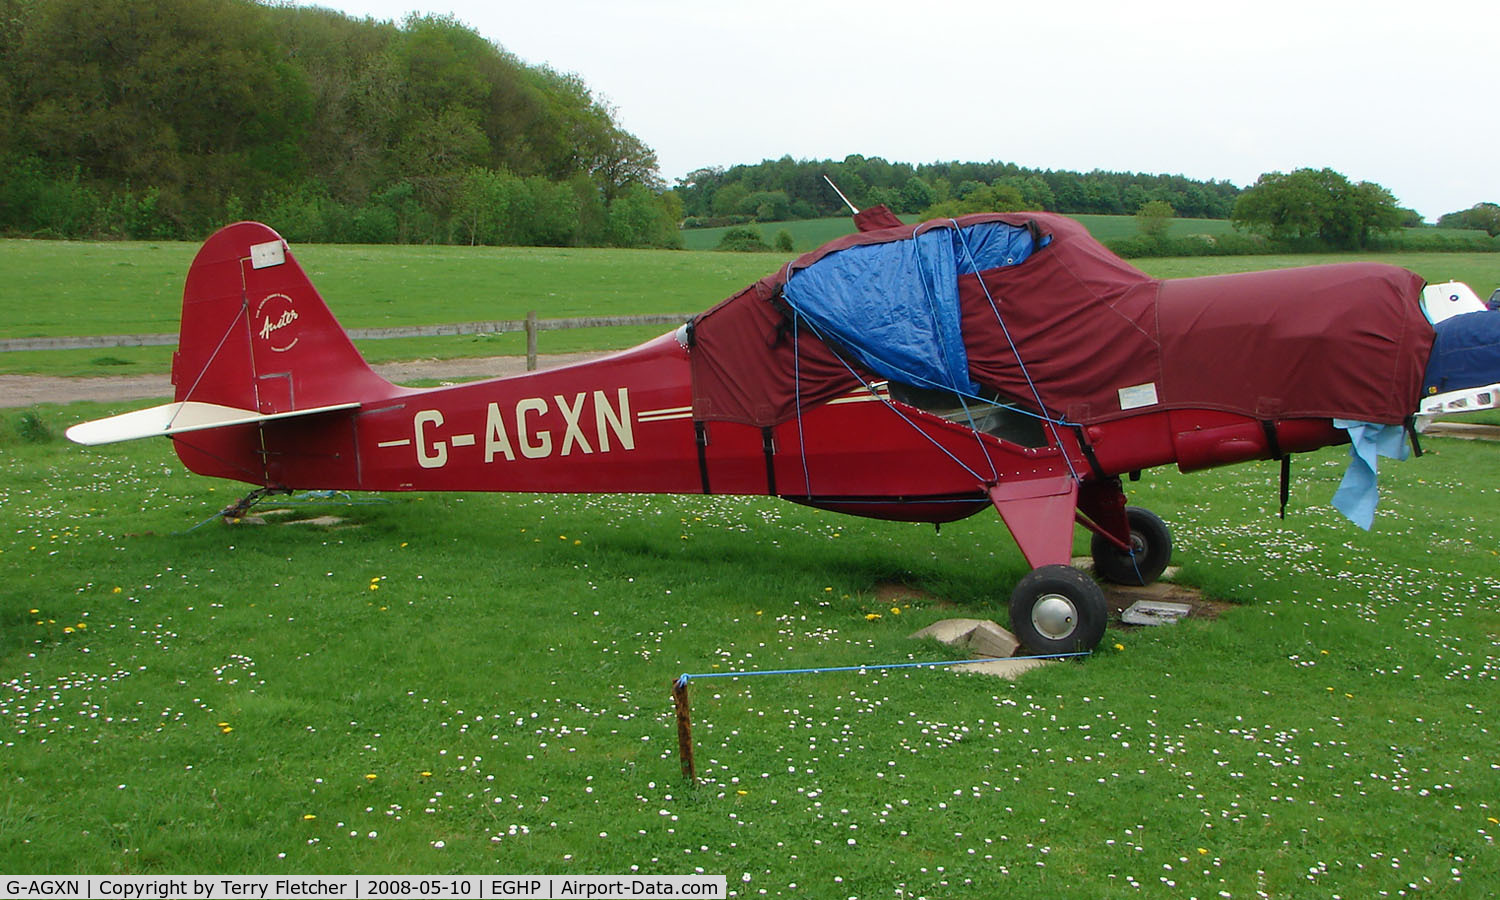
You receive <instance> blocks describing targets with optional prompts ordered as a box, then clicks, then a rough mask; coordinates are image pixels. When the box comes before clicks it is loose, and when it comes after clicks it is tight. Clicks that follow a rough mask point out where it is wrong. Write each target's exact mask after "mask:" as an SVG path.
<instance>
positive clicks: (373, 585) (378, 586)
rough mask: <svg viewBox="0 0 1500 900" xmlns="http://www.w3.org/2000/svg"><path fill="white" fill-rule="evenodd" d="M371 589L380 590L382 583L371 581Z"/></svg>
mask: <svg viewBox="0 0 1500 900" xmlns="http://www.w3.org/2000/svg"><path fill="white" fill-rule="evenodd" d="M370 590H372V591H378V590H380V584H379V583H378V582H371V583H370Z"/></svg>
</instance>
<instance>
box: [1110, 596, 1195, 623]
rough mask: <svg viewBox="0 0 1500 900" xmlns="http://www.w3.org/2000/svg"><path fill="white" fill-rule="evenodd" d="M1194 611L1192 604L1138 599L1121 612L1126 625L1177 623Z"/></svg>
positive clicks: (1121, 618)
mask: <svg viewBox="0 0 1500 900" xmlns="http://www.w3.org/2000/svg"><path fill="white" fill-rule="evenodd" d="M1192 611H1193V607H1192V604H1189V603H1171V602H1168V601H1165V600H1137V601H1135V602H1134V603H1132V604H1130V606H1129V607H1128V608H1126V610H1125V611H1124V612H1122V613H1120V621H1121V622H1124V623H1125V624H1126V625H1175V624H1177V622H1178V620H1180V619H1185V618H1187V616H1188V614H1189V613H1191V612H1192Z"/></svg>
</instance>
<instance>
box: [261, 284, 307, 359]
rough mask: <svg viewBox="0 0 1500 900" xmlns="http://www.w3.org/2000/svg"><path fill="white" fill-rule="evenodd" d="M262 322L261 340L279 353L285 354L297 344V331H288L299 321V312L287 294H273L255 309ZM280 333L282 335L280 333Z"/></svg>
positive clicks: (293, 329)
mask: <svg viewBox="0 0 1500 900" xmlns="http://www.w3.org/2000/svg"><path fill="white" fill-rule="evenodd" d="M255 315H256V318H257V319H259V320H260V331H259V334H260V339H261V340H263V341H265V342H266V343H267V344H269V345H270V347H271V349H272V350H274V351H275V352H277V353H285V352H286V351H288V350H290V349H292V347H294V346H296V344H297V329H295V328H292V329H291V330H287V329H288V328H289V327H290V326H291V325H292V324H293V323H295V322H296V321H297V318H298V316H297V310H296V309H295V308H293V306H292V298H291V297H288V296H287V295H286V294H272V295H270V296H269V297H267V298H266V299H264V300H262V301H260V305H259V306H257V307H256V309H255ZM278 332H280V333H278Z"/></svg>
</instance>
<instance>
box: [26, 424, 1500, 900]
mask: <svg viewBox="0 0 1500 900" xmlns="http://www.w3.org/2000/svg"><path fill="white" fill-rule="evenodd" d="M106 411H107V410H103V409H101V408H99V407H97V406H93V405H74V406H67V407H42V408H40V409H38V410H33V411H31V415H32V416H33V418H31V419H30V420H28V422H27V423H25V424H24V425H23V424H22V423H21V421H20V418H21V415H22V414H18V413H12V414H9V415H7V416H5V417H4V418H3V420H0V421H3V428H0V585H3V587H0V778H3V779H4V783H5V790H4V793H3V795H0V870H3V871H5V872H10V873H16V872H38V873H77V872H94V873H107V872H131V873H185V872H188V871H192V872H196V873H220V872H222V873H259V874H280V873H384V872H406V873H418V874H429V873H449V872H451V873H479V874H504V873H518V872H522V873H525V872H546V873H557V874H568V873H579V874H585V873H597V874H608V873H627V872H639V873H662V874H671V873H689V872H694V871H701V872H706V873H710V874H717V873H725V874H726V875H727V876H728V881H729V886H730V888H731V889H732V890H733V891H734V893H735V895H736V896H747V897H748V896H782V897H806V896H818V897H823V896H827V897H859V898H871V897H917V896H929V897H996V896H1044V895H1046V896H1053V895H1058V896H1077V897H1126V896H1197V897H1231V898H1234V897H1256V896H1270V897H1292V896H1320V897H1332V896H1342V897H1373V896H1382V895H1391V896H1396V895H1412V894H1419V893H1420V894H1428V893H1431V894H1434V895H1438V896H1450V897H1483V896H1488V895H1489V892H1490V891H1491V889H1492V888H1493V885H1494V884H1496V883H1500V852H1497V849H1496V847H1495V835H1496V834H1497V833H1500V753H1497V749H1496V748H1497V746H1500V744H1497V741H1496V733H1495V725H1494V717H1493V711H1494V709H1493V707H1494V703H1495V696H1496V694H1495V689H1496V684H1495V682H1496V678H1497V676H1500V604H1497V600H1496V597H1497V591H1500V579H1497V578H1496V577H1495V575H1494V569H1495V565H1496V559H1497V544H1496V537H1495V536H1496V534H1500V504H1497V502H1496V495H1497V494H1500V476H1497V475H1496V474H1495V467H1494V466H1493V464H1492V457H1493V454H1494V452H1495V451H1494V448H1493V447H1491V446H1485V445H1477V444H1471V443H1466V442H1461V441H1453V440H1447V441H1445V440H1440V439H1431V440H1429V441H1428V449H1429V451H1430V452H1429V453H1428V455H1427V456H1425V457H1424V458H1423V459H1421V460H1415V461H1411V462H1407V463H1403V464H1388V465H1387V466H1385V467H1383V468H1382V483H1381V488H1382V505H1381V510H1380V513H1379V515H1378V517H1377V522H1376V527H1375V530H1374V531H1373V532H1370V533H1365V532H1361V531H1359V530H1357V529H1355V528H1353V527H1352V526H1350V525H1349V524H1348V523H1347V522H1345V521H1344V520H1343V519H1342V518H1341V517H1339V516H1338V514H1337V513H1335V512H1333V511H1332V510H1331V509H1329V508H1328V506H1327V501H1328V498H1329V496H1330V495H1331V494H1332V492H1333V489H1334V486H1335V485H1336V483H1337V481H1338V479H1339V477H1340V475H1341V473H1342V468H1343V464H1342V453H1341V452H1338V451H1324V452H1321V453H1318V454H1313V455H1311V456H1307V457H1299V458H1298V463H1297V465H1296V467H1295V471H1296V480H1295V481H1294V483H1293V490H1294V493H1293V508H1292V512H1291V513H1290V514H1289V517H1288V519H1287V521H1286V522H1284V523H1283V522H1281V521H1280V520H1278V519H1277V518H1276V517H1275V515H1274V513H1273V511H1272V506H1273V502H1274V497H1275V490H1276V489H1275V482H1276V472H1275V467H1274V466H1273V465H1271V464H1261V465H1251V466H1245V467H1239V468H1234V469H1227V470H1219V471H1215V472H1208V473H1203V474H1199V475H1192V476H1183V475H1178V474H1175V473H1172V472H1166V473H1158V472H1153V473H1148V475H1147V477H1146V479H1145V480H1144V481H1142V482H1141V483H1139V484H1137V485H1132V493H1133V500H1134V501H1135V502H1139V503H1141V504H1143V505H1146V506H1149V507H1151V508H1154V509H1156V510H1157V511H1158V512H1160V513H1161V514H1162V515H1163V516H1164V517H1165V518H1166V519H1167V520H1168V521H1169V522H1170V523H1171V524H1172V526H1173V528H1174V529H1175V536H1176V540H1177V547H1178V549H1177V554H1176V561H1177V562H1178V563H1180V564H1181V565H1182V567H1183V569H1182V573H1181V575H1180V576H1179V577H1180V579H1181V580H1183V581H1185V582H1188V583H1193V584H1198V585H1202V586H1204V587H1206V588H1207V589H1208V590H1209V591H1210V592H1211V593H1212V594H1213V595H1214V596H1217V597H1221V598H1226V599H1230V600H1233V601H1236V603H1237V607H1236V608H1234V609H1233V610H1231V611H1230V612H1228V613H1226V614H1225V615H1223V616H1222V617H1221V618H1219V619H1217V620H1212V621H1189V622H1186V623H1184V624H1181V625H1178V626H1175V627H1170V628H1159V629H1142V630H1127V629H1122V628H1118V627H1117V628H1113V629H1111V631H1110V632H1109V634H1108V635H1107V637H1106V639H1105V642H1104V644H1103V645H1102V652H1101V653H1100V654H1098V655H1096V656H1095V657H1093V658H1091V659H1089V660H1087V661H1086V662H1083V663H1076V664H1074V663H1070V664H1060V665H1055V666H1052V667H1049V668H1045V669H1042V670H1039V671H1036V672H1033V673H1030V674H1028V675H1026V676H1024V677H1023V678H1022V679H1021V680H1020V681H1017V682H1015V683H1011V682H1004V681H998V680H992V679H991V678H989V677H987V676H978V675H963V674H957V673H955V672H951V671H928V670H916V671H912V670H899V671H894V672H879V673H877V672H846V673H837V674H824V675H800V676H778V677H766V678H740V679H714V680H707V679H698V680H694V681H693V682H691V693H692V701H693V709H694V711H693V717H694V725H695V741H696V748H697V761H698V766H699V771H700V775H702V777H703V779H704V781H703V783H702V784H700V785H698V786H696V787H691V786H688V785H687V784H685V783H684V782H683V780H682V778H681V775H680V772H679V768H678V761H677V756H676V745H675V727H674V719H673V714H672V705H671V701H670V697H669V693H668V688H669V685H670V682H671V681H672V680H673V679H674V678H676V676H678V675H679V674H681V673H683V672H690V673H704V674H707V673H724V672H730V671H743V670H755V669H758V670H766V669H780V668H798V667H807V666H842V665H859V664H865V663H882V662H898V661H905V660H912V659H920V660H930V659H945V658H952V657H951V655H950V652H949V651H947V650H946V649H945V648H942V647H940V646H937V645H934V644H920V643H914V642H912V641H910V640H908V639H907V638H906V635H907V634H909V633H910V632H911V631H914V630H916V629H917V628H919V627H921V626H923V625H925V624H927V623H929V622H931V621H934V620H936V619H939V618H945V617H949V616H983V617H990V616H994V617H998V618H1001V619H1002V620H1003V618H1004V613H1003V603H1004V597H1005V596H1006V595H1007V594H1008V591H1009V588H1010V585H1011V584H1012V583H1013V582H1014V580H1015V579H1016V578H1017V577H1019V576H1020V575H1021V574H1022V573H1023V571H1024V569H1025V565H1024V563H1023V562H1022V560H1021V559H1020V557H1019V555H1018V554H1017V553H1016V552H1015V550H1014V548H1013V547H1012V545H1011V543H1010V541H1009V540H1008V538H1007V537H1006V536H1005V533H1004V528H1003V526H1002V525H1001V524H1000V523H999V522H998V520H997V519H996V517H995V516H993V515H980V516H976V517H975V518H973V519H969V520H965V521H963V522H958V523H953V524H951V525H949V526H946V527H944V528H943V530H942V532H941V534H934V533H933V530H932V529H931V528H924V527H921V526H915V525H903V524H897V523H882V522H869V521H863V520H854V519H848V518H842V517H837V516H833V515H831V514H820V513H818V512H816V511H813V510H809V509H804V508H801V507H797V506H792V505H786V504H782V503H779V502H776V501H772V500H764V499H761V500H745V499H734V498H703V497H676V498H674V497H629V496H599V497H583V496H518V495H517V496H504V495H451V494H450V495H391V496H388V497H383V498H375V497H356V498H353V501H354V502H353V503H351V504H348V505H309V506H293V507H288V508H289V509H292V510H293V512H292V514H291V516H290V518H293V519H305V518H307V517H310V516H313V515H318V514H327V513H333V514H335V515H337V516H340V517H343V519H344V521H343V522H342V523H340V524H337V525H332V526H320V525H311V524H302V525H280V524H270V525H266V526H260V527H252V526H241V527H227V526H224V525H222V524H220V523H219V522H217V521H212V522H209V523H208V524H206V525H204V526H203V527H201V528H195V527H194V526H196V525H198V524H199V523H200V522H203V521H204V520H206V519H209V518H211V517H212V515H213V513H214V511H215V510H217V509H219V508H220V507H222V506H223V505H225V504H226V503H227V502H228V501H229V500H231V499H232V498H233V497H235V496H238V494H239V493H240V490H241V488H240V487H237V486H235V485H233V484H228V483H225V482H219V481H214V480H210V479H204V478H200V477H198V476H193V475H189V474H185V473H184V472H183V470H182V469H181V467H180V466H179V464H178V463H177V461H176V460H175V458H173V456H172V455H171V452H170V449H169V447H168V445H167V444H166V443H165V442H147V443H138V444H127V445H116V446H112V447H106V448H98V449H83V448H78V447H73V446H71V445H67V444H66V443H65V442H62V441H60V440H58V439H55V438H54V439H52V440H50V441H48V440H46V439H45V432H46V431H48V430H50V431H51V432H53V433H56V432H59V431H60V430H61V428H63V427H64V426H65V425H67V424H69V423H71V422H73V421H77V420H79V419H82V418H88V417H94V416H97V415H99V414H101V413H103V412H106ZM23 434H24V435H26V436H28V437H30V438H32V439H40V440H37V441H36V442H29V441H27V440H23V438H22V435H23ZM271 521H272V522H276V521H279V520H278V519H277V518H276V517H272V518H271ZM1080 546H1081V544H1080ZM891 585H895V586H899V587H900V588H901V589H903V590H904V591H905V592H906V593H905V594H904V595H897V596H895V597H892V596H891V595H889V594H887V593H884V592H879V593H878V591H882V586H891Z"/></svg>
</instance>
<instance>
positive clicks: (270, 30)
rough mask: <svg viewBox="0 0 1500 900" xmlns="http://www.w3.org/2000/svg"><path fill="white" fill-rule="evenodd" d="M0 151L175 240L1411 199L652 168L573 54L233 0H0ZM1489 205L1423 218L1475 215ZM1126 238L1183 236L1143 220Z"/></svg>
mask: <svg viewBox="0 0 1500 900" xmlns="http://www.w3.org/2000/svg"><path fill="white" fill-rule="evenodd" d="M0 166H3V171H4V173H5V177H4V179H0V234H9V235H33V236H57V237H125V238H139V239H197V238H201V237H202V236H203V235H204V234H206V233H207V232H209V231H211V230H212V229H213V228H215V227H217V226H218V225H221V224H223V223H225V222H229V221H234V220H237V219H244V218H255V219H261V220H263V221H267V222H270V223H273V224H274V225H275V227H276V228H277V229H278V230H279V231H281V232H282V233H283V234H284V235H285V236H287V237H288V238H291V239H293V240H297V241H343V242H356V243H385V242H405V243H466V244H522V245H525V244H539V245H609V246H622V247H639V246H654V247H673V246H680V245H681V238H680V233H679V230H678V228H679V225H681V226H686V227H692V226H694V225H707V224H715V225H719V224H741V223H748V222H770V221H777V222H779V221H787V220H792V219H808V218H821V217H826V216H838V215H843V214H844V213H845V208H844V206H843V203H842V201H841V200H840V199H839V197H838V195H837V194H835V193H834V192H833V191H832V190H830V189H829V187H828V185H827V183H826V182H825V180H824V176H825V175H826V176H829V177H831V178H832V179H833V180H834V181H835V182H836V183H837V184H838V186H839V188H840V189H841V190H842V191H843V192H844V194H845V195H847V196H848V197H849V199H850V201H851V202H853V203H854V204H855V205H857V206H859V207H861V208H864V207H867V206H873V205H875V204H884V205H886V206H888V207H890V208H891V209H893V210H895V211H896V212H898V213H907V214H914V215H920V216H923V217H938V216H954V215H960V214H962V213H965V212H973V211H981V210H993V211H1012V210H1023V209H1045V210H1051V211H1056V212H1063V213H1072V214H1086V213H1095V214H1114V215H1121V214H1126V215H1130V214H1137V213H1139V212H1141V211H1142V210H1148V209H1149V210H1152V211H1153V212H1152V214H1151V215H1150V216H1148V217H1147V220H1149V221H1153V222H1154V221H1159V220H1161V219H1162V216H1163V215H1164V214H1165V215H1166V216H1167V217H1173V216H1176V217H1188V218H1219V219H1230V220H1231V221H1233V222H1235V223H1236V225H1238V226H1240V228H1241V230H1242V232H1244V234H1242V235H1235V236H1232V238H1233V239H1231V240H1224V239H1220V240H1219V241H1218V242H1217V243H1214V244H1213V245H1212V246H1211V247H1209V248H1208V251H1209V252H1247V251H1249V250H1254V249H1255V248H1256V247H1257V246H1275V247H1292V248H1294V249H1317V248H1328V249H1344V248H1359V247H1367V246H1371V245H1372V244H1373V243H1374V242H1376V241H1378V240H1381V239H1383V236H1385V235H1388V234H1390V233H1391V232H1393V231H1395V230H1396V229H1398V228H1400V227H1402V226H1405V225H1416V224H1420V217H1419V216H1417V214H1416V213H1414V212H1412V211H1411V210H1403V209H1400V208H1399V207H1397V206H1396V202H1395V199H1394V197H1392V196H1391V194H1390V192H1389V191H1387V190H1386V189H1385V188H1383V187H1380V186H1379V185H1374V184H1370V183H1367V182H1360V183H1358V184H1351V183H1350V182H1348V180H1347V179H1345V178H1344V177H1343V176H1342V175H1340V174H1338V173H1337V172H1333V171H1331V170H1329V169H1322V170H1315V169H1299V170H1296V171H1294V172H1292V173H1289V174H1283V173H1280V172H1273V173H1268V174H1266V175H1263V176H1261V178H1260V180H1258V181H1257V182H1256V184H1254V185H1252V186H1250V187H1248V188H1245V189H1240V188H1238V187H1236V186H1234V185H1233V184H1230V183H1229V182H1227V181H1199V180H1195V179H1190V178H1187V177H1185V176H1181V175H1146V174H1139V173H1130V172H1105V171H1092V172H1084V173H1080V172H1072V171H1066V170H1051V169H1045V170H1043V169H1032V168H1025V167H1022V166H1019V165H1016V164H1014V163H1007V162H998V161H990V162H935V163H925V164H920V165H913V164H910V163H904V162H889V161H887V160H885V159H882V158H880V157H878V156H876V157H865V156H861V155H851V156H848V157H845V158H844V159H843V160H794V159H792V158H791V157H782V158H781V159H778V160H765V161H763V162H760V163H756V164H753V165H737V166H733V167H731V168H728V169H722V168H702V169H698V170H696V171H694V172H692V173H690V174H689V175H687V176H686V177H684V178H682V179H680V180H679V182H678V183H677V184H676V185H675V187H673V188H672V189H670V190H668V189H667V186H666V185H665V184H664V183H663V181H662V178H661V176H660V174H659V171H658V165H657V158H656V154H655V152H654V151H653V150H652V149H651V148H650V147H648V146H646V145H645V144H644V143H643V142H642V141H641V140H640V139H638V138H637V137H636V136H634V135H632V134H630V133H629V132H627V131H625V130H624V129H622V128H621V127H620V126H619V125H618V123H617V122H616V121H615V115H614V112H613V110H612V109H610V108H609V107H608V106H607V105H606V104H604V103H602V102H601V101H599V100H598V99H596V98H595V97H594V96H593V94H592V92H591V91H590V89H589V87H588V86H587V85H586V84H584V83H583V82H582V81H581V80H580V79H579V78H577V77H576V76H573V75H568V74H563V73H559V72H557V71H554V70H553V69H551V68H549V67H547V66H532V65H527V64H525V63H523V62H521V61H520V60H519V59H517V58H516V57H514V56H513V55H511V54H509V53H507V52H506V51H505V50H504V49H502V48H501V47H500V46H498V45H496V44H494V43H492V42H490V41H488V40H486V39H485V38H484V37H482V36H481V35H479V34H478V33H477V32H475V31H473V30H472V29H470V28H468V27H467V26H464V25H462V24H461V23H459V22H458V21H456V20H454V19H452V18H451V17H444V16H430V15H429V16H415V15H414V16H411V17H408V18H407V19H406V20H405V21H404V22H402V23H399V24H397V23H391V22H378V21H375V20H372V19H352V18H350V17H348V16H346V15H344V14H342V13H339V12H335V11H331V10H326V9H320V8H307V7H292V6H282V5H267V4H263V3H257V2H252V0H0ZM1164 210H1165V211H1166V212H1165V213H1163V211H1164ZM1497 210H1500V207H1496V206H1495V204H1493V203H1481V204H1478V205H1476V206H1475V207H1473V208H1472V209H1470V210H1464V211H1460V212H1455V213H1451V214H1449V215H1447V216H1444V217H1443V219H1442V220H1441V222H1442V224H1445V225H1450V226H1454V227H1462V228H1472V229H1480V230H1483V231H1487V232H1488V233H1489V234H1490V235H1495V234H1497V233H1500V212H1497ZM1241 238H1243V239H1242V240H1241ZM1255 241H1259V243H1258V244H1254V242H1255ZM1247 242H1248V243H1247ZM1199 243H1200V244H1201V243H1203V242H1199ZM1252 244H1253V246H1252ZM1129 249H1131V250H1132V252H1134V253H1136V254H1140V253H1174V254H1175V253H1179V252H1181V253H1187V252H1199V251H1202V250H1204V248H1203V247H1200V246H1198V244H1190V245H1183V246H1178V245H1177V244H1174V243H1173V242H1172V240H1171V239H1169V238H1168V237H1167V236H1166V232H1165V230H1164V229H1161V230H1160V232H1159V233H1146V232H1143V235H1142V237H1141V238H1140V240H1138V241H1136V246H1132V247H1131V248H1129Z"/></svg>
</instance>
